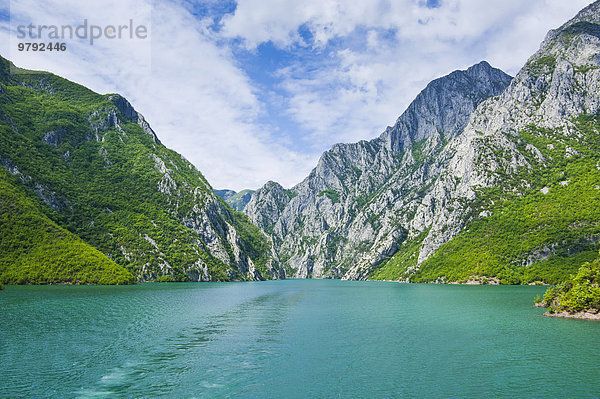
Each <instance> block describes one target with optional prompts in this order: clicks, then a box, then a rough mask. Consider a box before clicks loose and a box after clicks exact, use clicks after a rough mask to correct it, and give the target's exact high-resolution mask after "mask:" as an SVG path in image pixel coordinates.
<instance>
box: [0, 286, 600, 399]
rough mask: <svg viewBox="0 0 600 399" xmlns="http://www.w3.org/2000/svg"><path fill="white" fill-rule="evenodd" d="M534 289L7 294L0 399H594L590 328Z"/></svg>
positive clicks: (598, 391)
mask: <svg viewBox="0 0 600 399" xmlns="http://www.w3.org/2000/svg"><path fill="white" fill-rule="evenodd" d="M543 291H544V289H543V288H542V287H503V286H500V287H497V286H496V287H493V286H438V285H406V284H396V283H373V282H346V281H331V280H287V281H273V282H259V283H204V284H141V285H137V286H132V287H69V286H52V287H7V288H6V289H5V290H4V291H1V292H0V309H1V330H0V397H27V398H31V397H44V398H47V397H56V398H69V397H149V398H152V397H161V396H162V397H174V398H222V397H243V398H244V397H247V398H337V397H339V398H397V397H407V398H413V397H445V398H447V397H472V398H484V397H489V398H498V397H506V398H516V397H524V398H531V397H538V398H553V397H569V398H575V397H599V396H600V323H599V322H591V321H579V320H562V319H552V318H546V317H541V316H540V314H541V313H542V312H543V310H540V309H536V308H533V307H532V306H531V305H532V301H533V298H534V297H535V296H536V295H537V294H539V293H542V292H543Z"/></svg>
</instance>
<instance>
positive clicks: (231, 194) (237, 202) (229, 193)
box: [215, 190, 254, 212]
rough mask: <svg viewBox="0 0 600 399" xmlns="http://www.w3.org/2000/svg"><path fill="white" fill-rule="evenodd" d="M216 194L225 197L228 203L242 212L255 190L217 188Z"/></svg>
mask: <svg viewBox="0 0 600 399" xmlns="http://www.w3.org/2000/svg"><path fill="white" fill-rule="evenodd" d="M215 194H217V195H218V196H219V197H221V198H223V200H225V202H227V204H228V205H229V206H230V207H232V208H233V209H235V210H236V211H238V212H242V211H243V210H244V208H245V207H246V205H247V204H248V202H250V199H251V198H252V194H254V190H242V191H240V192H239V193H236V192H235V191H233V190H215Z"/></svg>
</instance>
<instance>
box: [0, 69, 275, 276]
mask: <svg viewBox="0 0 600 399" xmlns="http://www.w3.org/2000/svg"><path fill="white" fill-rule="evenodd" d="M0 63H1V65H0V165H2V166H3V168H4V169H5V170H6V171H7V172H8V173H9V174H11V175H12V176H14V177H17V178H18V181H20V184H21V185H22V186H24V187H25V188H26V191H25V192H26V193H28V194H27V195H28V196H29V197H30V198H31V199H34V198H39V199H41V200H42V202H43V203H44V204H45V206H44V207H43V209H42V211H43V213H44V214H45V215H46V216H47V217H49V218H50V219H52V221H53V222H55V223H57V224H58V225H59V226H61V227H62V228H65V229H66V230H68V231H69V232H70V233H71V234H73V235H75V236H78V237H80V238H81V239H82V240H83V241H85V242H86V243H87V244H89V245H91V246H92V247H95V248H97V249H99V250H100V251H101V252H102V253H104V254H105V255H106V256H107V257H108V258H110V259H112V261H113V262H116V263H118V264H119V265H121V266H124V267H125V268H126V269H127V270H129V271H130V272H131V273H133V274H134V275H135V278H136V279H137V280H138V281H155V280H164V281H169V280H173V281H216V280H263V279H267V278H283V277H284V274H283V272H282V270H281V269H280V268H279V266H278V264H277V263H276V262H274V261H273V260H272V259H271V257H270V249H269V246H270V244H269V241H268V239H267V238H266V237H265V236H264V235H263V234H262V233H261V232H260V230H258V229H257V228H256V227H255V226H253V225H252V224H251V223H250V222H249V220H248V219H247V217H246V216H244V215H243V214H241V213H238V212H236V211H234V210H232V209H231V208H229V206H228V205H226V203H225V202H224V201H222V200H221V199H220V198H219V197H217V196H216V195H215V194H214V192H213V189H212V187H211V186H210V184H209V183H208V182H207V181H206V179H205V178H204V176H203V175H202V174H201V173H200V172H199V171H198V170H197V169H196V168H195V167H194V166H193V165H192V164H191V163H189V162H188V161H187V160H185V158H183V157H182V156H180V155H179V154H177V153H176V152H174V151H171V150H169V149H167V148H166V147H164V146H163V145H162V144H161V142H160V140H158V137H157V135H156V133H155V132H154V131H153V130H152V128H151V127H150V125H149V124H148V122H146V120H145V119H144V117H143V116H142V115H141V114H139V113H138V112H137V111H135V109H134V108H133V106H132V105H131V104H130V103H129V102H128V101H127V100H126V99H125V98H124V97H122V96H120V95H118V94H109V95H100V94H97V93H94V92H92V91H91V90H89V89H87V88H85V87H83V86H80V85H77V84H75V83H72V82H69V81H67V80H66V79H63V78H60V77H57V76H55V75H52V74H49V73H45V72H35V73H27V71H25V70H19V72H20V73H19V74H11V73H10V70H11V68H14V67H13V66H12V64H10V63H9V61H7V60H5V59H3V58H2V59H0ZM48 256H50V257H51V254H50V255H48ZM107 261H108V259H107ZM7 267H9V266H7ZM9 271H10V270H8V269H5V270H2V271H0V278H4V277H2V276H5V274H6V273H7V272H9Z"/></svg>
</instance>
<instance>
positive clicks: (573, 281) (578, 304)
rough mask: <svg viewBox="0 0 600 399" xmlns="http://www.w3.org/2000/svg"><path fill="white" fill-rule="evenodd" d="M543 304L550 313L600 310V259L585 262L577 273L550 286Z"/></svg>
mask: <svg viewBox="0 0 600 399" xmlns="http://www.w3.org/2000/svg"><path fill="white" fill-rule="evenodd" d="M542 305H543V306H545V307H548V312H550V313H557V312H569V313H576V312H581V311H586V310H593V311H600V259H596V260H594V261H593V262H588V263H584V264H583V265H582V266H581V267H580V268H579V270H578V271H577V274H575V275H572V276H571V277H570V278H569V279H568V280H567V281H565V282H564V283H562V284H560V285H558V286H556V287H551V288H549V289H548V290H547V291H546V293H545V294H544V299H543V301H542Z"/></svg>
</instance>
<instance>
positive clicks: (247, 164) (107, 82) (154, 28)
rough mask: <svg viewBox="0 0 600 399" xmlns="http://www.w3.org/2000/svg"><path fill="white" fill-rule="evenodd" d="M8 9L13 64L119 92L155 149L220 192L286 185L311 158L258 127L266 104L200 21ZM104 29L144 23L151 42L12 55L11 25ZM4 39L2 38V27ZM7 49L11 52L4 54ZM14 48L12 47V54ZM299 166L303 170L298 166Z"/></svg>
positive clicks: (81, 9) (129, 11)
mask: <svg viewBox="0 0 600 399" xmlns="http://www.w3.org/2000/svg"><path fill="white" fill-rule="evenodd" d="M38 3H39V2H37V1H33V0H20V1H19V2H18V3H17V2H13V3H12V4H11V6H12V7H11V13H12V16H13V21H12V22H13V24H12V25H13V34H12V36H11V38H10V42H11V43H9V40H2V43H3V45H0V46H2V47H0V51H1V52H2V54H3V55H8V58H10V59H11V61H13V62H14V63H15V64H16V65H18V66H21V67H25V68H31V69H41V70H49V71H51V72H53V73H55V74H58V75H61V76H64V77H66V78H68V79H71V80H73V81H76V82H78V83H81V84H83V85H85V86H87V87H90V88H91V89H93V90H95V91H98V92H101V93H107V92H119V93H121V94H123V95H124V96H125V97H127V98H128V99H129V100H130V101H131V103H132V104H133V105H134V107H135V108H136V109H137V110H138V111H140V112H142V113H143V114H144V115H145V117H146V119H147V120H148V121H149V122H150V124H151V125H152V127H153V128H154V130H155V131H156V132H157V134H158V135H159V138H160V139H161V140H162V142H163V143H164V144H165V145H167V146H168V147H170V148H173V149H175V150H176V151H178V152H180V153H181V154H183V155H184V156H185V157H186V158H188V159H189V160H190V161H191V162H192V163H194V164H195V165H196V166H197V167H198V168H199V169H200V170H201V171H202V172H203V173H204V174H205V176H206V177H207V179H208V180H209V182H210V183H211V184H212V185H213V186H215V187H217V188H220V187H228V188H233V189H237V190H239V189H242V188H246V187H259V186H260V185H262V184H263V183H264V182H265V181H266V180H268V179H277V180H279V181H281V182H282V183H283V184H286V185H292V184H294V183H296V182H297V181H299V180H301V179H302V178H303V177H304V174H305V171H306V170H309V169H310V166H311V165H312V164H313V163H314V161H315V159H314V156H313V157H311V156H310V155H303V154H298V153H296V152H294V151H292V150H290V149H288V148H286V147H285V146H283V145H281V144H279V143H278V141H277V137H273V136H272V135H271V134H269V129H268V127H265V126H262V125H260V124H259V123H258V122H257V118H258V117H259V115H261V113H262V112H263V105H262V104H261V103H260V102H259V101H258V100H257V97H256V93H255V89H254V88H253V84H252V82H251V81H249V79H248V77H247V76H246V75H245V74H244V73H243V71H241V70H240V68H238V67H237V66H236V61H235V59H234V58H233V56H232V54H231V53H230V51H229V50H228V49H227V47H226V46H219V45H217V42H218V39H217V38H215V37H212V34H211V33H210V31H209V30H207V29H206V28H205V23H204V21H199V20H197V19H196V18H195V17H193V16H192V15H191V14H189V13H188V12H187V11H185V10H184V9H183V8H180V7H177V6H175V5H173V4H170V3H158V2H154V5H153V6H152V7H151V6H150V5H149V3H147V2H145V1H137V0H131V1H119V0H111V1H108V2H107V1H102V2H80V1H78V0H77V1H76V0H66V1H61V2H60V3H55V4H51V5H49V4H46V3H43V4H41V5H40V4H38ZM85 18H88V19H89V23H94V24H97V25H101V26H105V25H107V24H117V23H121V21H125V22H126V21H128V20H129V18H134V19H136V20H140V21H143V23H146V24H148V25H150V27H151V37H150V39H151V40H147V41H140V40H137V41H110V42H108V41H106V40H105V41H100V40H99V41H98V42H97V43H95V44H94V46H89V45H88V44H87V43H84V42H68V43H67V45H68V51H67V52H65V53H64V54H56V53H53V54H49V53H46V54H41V53H38V54H33V53H28V54H26V53H20V52H17V51H15V49H16V44H17V41H16V39H15V36H14V29H15V27H16V24H18V23H21V22H19V21H22V22H23V23H25V24H28V23H29V22H30V21H31V22H33V23H34V24H45V25H50V24H57V25H64V24H81V23H82V21H83V19H85ZM3 28H4V29H3V30H2V33H1V35H2V38H3V39H5V38H6V36H7V35H8V31H7V29H8V27H7V26H4V27H3ZM7 44H8V46H9V48H6V45H7ZM13 46H14V48H13ZM299 165H300V166H299Z"/></svg>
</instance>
